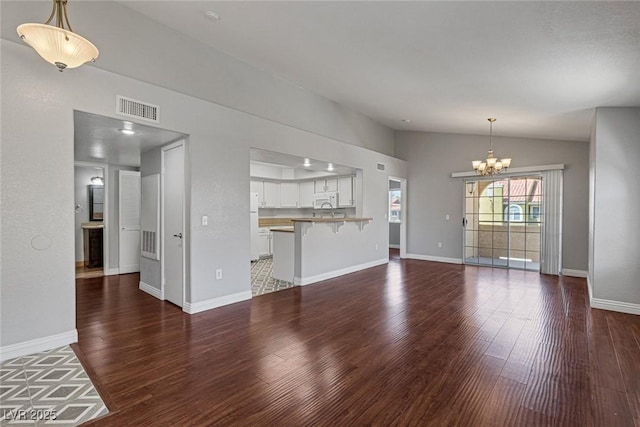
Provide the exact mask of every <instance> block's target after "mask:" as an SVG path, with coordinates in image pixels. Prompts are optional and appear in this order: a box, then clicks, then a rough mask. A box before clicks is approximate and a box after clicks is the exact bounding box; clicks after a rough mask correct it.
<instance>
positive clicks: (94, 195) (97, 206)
mask: <svg viewBox="0 0 640 427" xmlns="http://www.w3.org/2000/svg"><path fill="white" fill-rule="evenodd" d="M88 187H89V221H102V219H103V218H104V187H103V186H102V185H89V186H88Z"/></svg>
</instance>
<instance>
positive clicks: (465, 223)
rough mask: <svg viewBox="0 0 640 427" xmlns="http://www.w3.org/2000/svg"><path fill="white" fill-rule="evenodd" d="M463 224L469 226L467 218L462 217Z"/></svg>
mask: <svg viewBox="0 0 640 427" xmlns="http://www.w3.org/2000/svg"><path fill="white" fill-rule="evenodd" d="M462 226H463V227H466V226H467V219H466V218H462Z"/></svg>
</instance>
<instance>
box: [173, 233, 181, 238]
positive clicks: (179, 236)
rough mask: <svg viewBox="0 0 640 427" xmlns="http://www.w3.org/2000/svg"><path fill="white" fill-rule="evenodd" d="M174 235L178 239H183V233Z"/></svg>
mask: <svg viewBox="0 0 640 427" xmlns="http://www.w3.org/2000/svg"><path fill="white" fill-rule="evenodd" d="M173 237H177V238H178V239H182V233H178V234H174V235H173Z"/></svg>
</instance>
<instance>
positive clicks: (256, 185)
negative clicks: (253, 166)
mask: <svg viewBox="0 0 640 427" xmlns="http://www.w3.org/2000/svg"><path fill="white" fill-rule="evenodd" d="M249 188H250V189H251V192H252V193H258V207H259V208H261V207H263V202H264V183H263V182H262V181H254V180H251V184H250V187H249Z"/></svg>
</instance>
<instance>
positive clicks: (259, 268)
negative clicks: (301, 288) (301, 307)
mask: <svg viewBox="0 0 640 427" xmlns="http://www.w3.org/2000/svg"><path fill="white" fill-rule="evenodd" d="M272 272H273V258H271V257H269V258H261V259H259V260H258V261H251V294H252V295H253V296H256V295H263V294H268V293H270V292H275V291H281V290H283V289H287V288H291V287H293V283H291V282H285V281H284V280H278V279H274V278H273V277H272V276H271V274H272Z"/></svg>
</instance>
